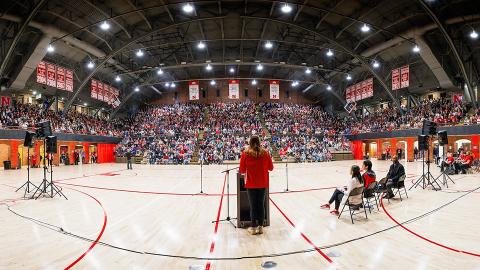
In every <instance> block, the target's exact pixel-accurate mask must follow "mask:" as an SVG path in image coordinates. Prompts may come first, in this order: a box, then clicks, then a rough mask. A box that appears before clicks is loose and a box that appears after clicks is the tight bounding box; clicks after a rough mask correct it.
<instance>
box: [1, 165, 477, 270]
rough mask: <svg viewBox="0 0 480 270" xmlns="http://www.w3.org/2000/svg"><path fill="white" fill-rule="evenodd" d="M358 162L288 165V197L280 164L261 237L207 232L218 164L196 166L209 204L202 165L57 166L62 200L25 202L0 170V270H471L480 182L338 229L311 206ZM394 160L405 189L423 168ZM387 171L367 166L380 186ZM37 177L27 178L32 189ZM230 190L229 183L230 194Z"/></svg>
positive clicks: (217, 200)
mask: <svg viewBox="0 0 480 270" xmlns="http://www.w3.org/2000/svg"><path fill="white" fill-rule="evenodd" d="M360 162H361V161H337V162H330V163H313V164H290V165H289V167H288V174H289V189H290V192H288V193H282V191H283V190H284V189H285V187H286V181H285V180H286V177H285V165H284V164H275V165H276V168H275V170H274V171H273V173H271V179H270V181H271V195H270V199H271V200H270V209H271V226H270V227H267V228H266V229H265V233H264V234H263V235H261V236H251V235H248V234H247V232H246V231H245V230H243V229H235V228H234V227H233V226H231V225H230V224H229V223H225V222H221V223H219V224H218V226H216V225H215V224H214V223H212V221H213V220H216V219H218V218H220V219H222V218H224V217H226V215H227V194H226V187H225V178H224V176H223V175H222V174H221V173H220V171H222V170H224V169H226V168H227V166H226V165H221V166H220V165H218V166H217V165H214V166H204V167H203V175H204V191H205V192H206V193H207V194H208V195H196V193H198V192H199V191H200V167H199V166H148V165H134V167H133V168H134V169H133V170H129V171H127V170H124V168H125V167H126V165H125V164H99V165H80V166H63V167H55V168H54V180H56V181H58V183H57V184H58V185H59V186H60V187H61V188H62V190H63V192H64V193H65V195H66V196H67V197H68V200H65V199H63V198H60V197H55V198H53V199H49V198H40V199H38V200H23V199H21V197H22V195H23V193H21V192H20V191H19V192H18V193H15V192H14V191H15V189H16V187H19V186H20V185H21V184H23V183H24V182H25V181H26V170H25V168H24V169H22V170H20V171H3V170H2V171H0V269H62V268H73V269H189V267H191V268H190V269H222V270H226V269H262V267H261V264H262V263H263V262H266V261H274V262H275V263H276V264H277V266H276V267H275V268H273V269H389V270H393V269H480V245H479V243H480V218H479V215H480V204H479V202H480V189H479V188H480V175H478V174H477V175H475V174H470V175H455V176H452V178H453V180H454V181H455V182H456V184H452V183H449V186H450V188H448V189H447V188H444V189H442V191H433V190H422V189H420V188H417V189H412V190H410V191H409V193H408V195H409V198H408V199H405V200H403V201H402V202H400V200H399V199H395V200H392V201H391V202H390V203H388V202H387V201H383V209H382V206H380V211H377V210H376V209H375V211H374V212H372V214H370V213H369V214H368V220H365V216H362V215H359V216H357V217H356V218H355V224H351V222H350V218H349V216H348V214H345V215H343V216H342V217H341V218H340V220H338V219H337V218H336V217H334V216H331V215H330V214H329V213H328V211H325V210H322V209H320V208H319V206H320V205H321V204H324V203H325V202H326V201H327V200H328V199H329V197H330V195H331V193H332V191H333V187H335V186H339V185H343V183H344V181H345V178H347V177H349V176H348V172H349V168H350V166H351V165H352V164H360ZM402 163H403V164H404V165H405V166H406V171H407V182H408V183H407V188H408V187H410V186H411V185H412V181H414V180H416V179H417V178H418V176H419V175H420V174H421V171H422V169H421V168H422V167H421V163H420V162H415V163H407V164H405V163H404V162H402ZM389 165H390V162H387V161H376V160H374V170H375V171H376V173H377V177H378V178H381V177H383V176H385V174H386V171H387V170H388V166H389ZM232 166H233V165H230V168H231V167H232ZM42 173H43V172H42V169H32V170H31V178H32V179H33V182H34V183H35V184H38V183H39V182H40V180H41V179H42ZM432 173H433V175H435V176H437V175H438V174H439V169H438V168H436V167H433V168H432ZM235 181H236V178H235V175H232V176H231V177H230V188H231V193H235V192H236V183H235ZM230 198H231V200H230V213H231V216H233V217H235V216H236V203H235V202H236V197H235V196H234V195H232V196H231V197H230ZM22 216H23V217H22ZM405 221H408V222H406V223H404V224H402V225H401V226H399V225H397V222H398V223H402V222H405ZM59 228H62V229H59ZM61 230H63V232H62V231H61ZM89 239H90V240H89ZM95 240H97V241H99V242H95ZM164 255H168V256H164ZM264 255H266V256H273V257H262V256H264ZM171 256H180V257H190V258H179V257H171ZM191 257H200V258H212V259H211V260H205V259H192V258H191ZM242 257H249V258H242Z"/></svg>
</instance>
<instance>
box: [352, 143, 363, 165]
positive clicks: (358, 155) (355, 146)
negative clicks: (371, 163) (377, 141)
mask: <svg viewBox="0 0 480 270" xmlns="http://www.w3.org/2000/svg"><path fill="white" fill-rule="evenodd" d="M362 143H363V142H362V141H352V143H351V149H352V154H353V158H354V159H357V160H362V159H363V150H362Z"/></svg>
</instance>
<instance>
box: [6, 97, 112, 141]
mask: <svg viewBox="0 0 480 270" xmlns="http://www.w3.org/2000/svg"><path fill="white" fill-rule="evenodd" d="M45 120H49V121H50V122H51V125H52V129H53V131H54V132H57V133H75V134H89V135H103V136H119V135H121V129H120V128H118V127H117V125H116V124H115V121H112V122H109V121H107V119H102V118H100V117H99V116H96V117H95V116H91V115H86V114H82V113H78V112H75V111H69V112H67V113H65V114H64V113H63V112H62V111H58V112H55V111H54V110H46V109H45V108H44V106H43V105H33V104H21V103H15V104H14V105H13V106H4V107H0V128H3V129H7V128H8V129H30V128H33V127H34V126H35V124H36V123H38V122H41V121H45Z"/></svg>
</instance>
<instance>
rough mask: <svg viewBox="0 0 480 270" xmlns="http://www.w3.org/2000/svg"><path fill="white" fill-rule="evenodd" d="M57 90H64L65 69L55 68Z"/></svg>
mask: <svg viewBox="0 0 480 270" xmlns="http://www.w3.org/2000/svg"><path fill="white" fill-rule="evenodd" d="M57 88H58V89H60V90H65V68H63V67H57Z"/></svg>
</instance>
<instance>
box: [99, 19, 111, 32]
mask: <svg viewBox="0 0 480 270" xmlns="http://www.w3.org/2000/svg"><path fill="white" fill-rule="evenodd" d="M100 28H101V29H102V30H104V31H107V30H108V29H110V24H109V23H108V22H107V21H103V22H102V24H100Z"/></svg>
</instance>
